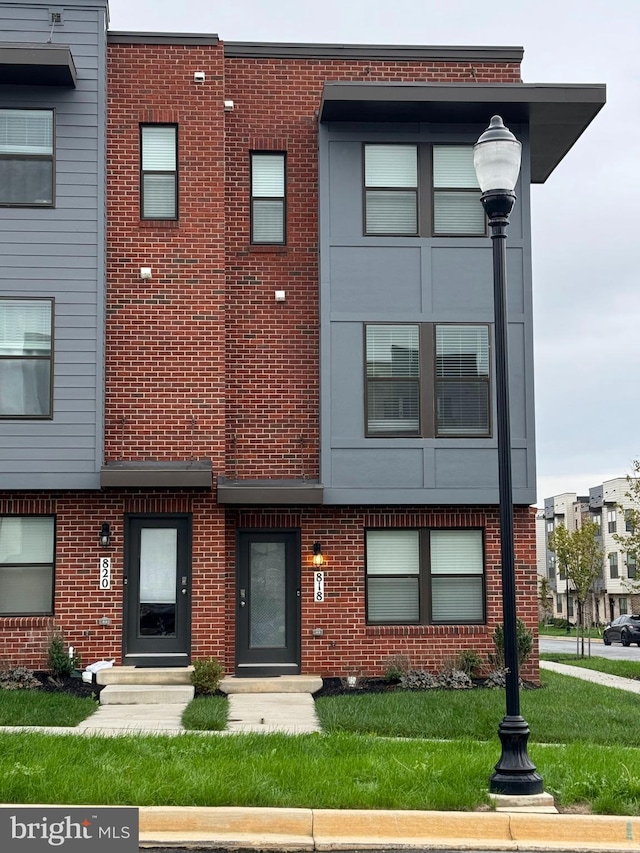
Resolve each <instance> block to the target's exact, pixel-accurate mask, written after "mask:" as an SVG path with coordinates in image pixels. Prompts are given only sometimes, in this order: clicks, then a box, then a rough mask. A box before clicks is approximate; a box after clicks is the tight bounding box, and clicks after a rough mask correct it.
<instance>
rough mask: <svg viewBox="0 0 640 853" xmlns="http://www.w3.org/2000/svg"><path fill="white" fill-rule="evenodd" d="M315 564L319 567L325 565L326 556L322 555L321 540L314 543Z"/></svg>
mask: <svg viewBox="0 0 640 853" xmlns="http://www.w3.org/2000/svg"><path fill="white" fill-rule="evenodd" d="M313 565H314V566H315V567H316V568H318V567H319V566H324V557H323V555H322V545H321V544H320V543H319V542H314V543H313Z"/></svg>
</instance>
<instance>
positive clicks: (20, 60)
mask: <svg viewBox="0 0 640 853" xmlns="http://www.w3.org/2000/svg"><path fill="white" fill-rule="evenodd" d="M77 79H78V75H77V73H76V66H75V64H74V62H73V56H72V55H71V50H70V49H69V48H68V47H64V46H61V45H56V44H7V43H5V44H2V43H0V85H5V86H6V85H9V86H68V87H71V88H75V86H76V82H77Z"/></svg>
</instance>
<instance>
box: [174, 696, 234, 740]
mask: <svg viewBox="0 0 640 853" xmlns="http://www.w3.org/2000/svg"><path fill="white" fill-rule="evenodd" d="M228 707H229V703H228V702H227V698H226V696H199V697H197V698H196V699H194V700H193V701H192V702H190V703H189V704H188V706H187V708H186V709H185V711H184V713H183V715H182V725H183V726H184V727H185V728H187V729H193V730H196V731H207V732H220V731H223V730H224V729H225V728H226V725H227V716H228V713H227V711H228Z"/></svg>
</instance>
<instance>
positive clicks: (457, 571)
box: [365, 529, 486, 625]
mask: <svg viewBox="0 0 640 853" xmlns="http://www.w3.org/2000/svg"><path fill="white" fill-rule="evenodd" d="M365 535H366V564H367V569H366V571H367V622H368V623H369V624H387V625H389V624H427V625H429V624H469V623H471V624H476V623H483V622H484V621H485V619H486V607H485V574H484V545H483V535H482V531H481V530H472V529H468V530H467V529H465V530H461V529H456V530H449V529H447V530H431V529H419V530H414V529H412V530H367V531H366V534H365Z"/></svg>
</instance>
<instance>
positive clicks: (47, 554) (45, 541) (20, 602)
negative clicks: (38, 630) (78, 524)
mask: <svg viewBox="0 0 640 853" xmlns="http://www.w3.org/2000/svg"><path fill="white" fill-rule="evenodd" d="M54 542H55V522H54V518H53V516H35V515H34V516H18V515H3V516H0V614H2V615H3V616H10V615H27V614H28V615H43V614H50V613H53V568H54Z"/></svg>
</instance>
